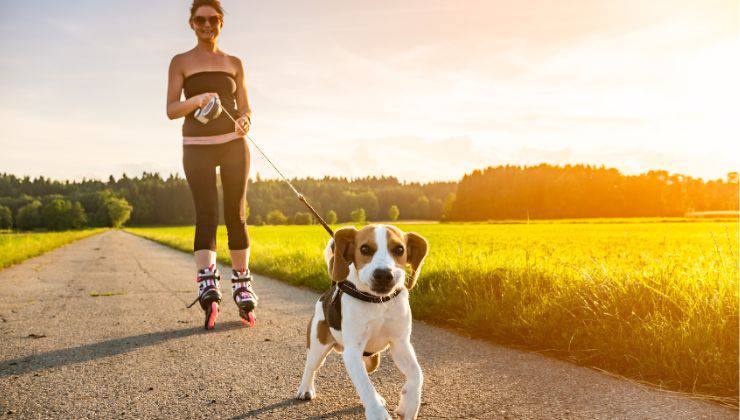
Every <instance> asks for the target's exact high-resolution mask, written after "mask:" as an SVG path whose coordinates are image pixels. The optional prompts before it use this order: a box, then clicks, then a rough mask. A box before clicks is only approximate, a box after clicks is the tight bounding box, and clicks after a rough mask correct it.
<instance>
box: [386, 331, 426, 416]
mask: <svg viewBox="0 0 740 420" xmlns="http://www.w3.org/2000/svg"><path fill="white" fill-rule="evenodd" d="M391 356H392V357H393V362H394V363H395V364H396V366H398V369H399V370H400V371H401V373H403V375H404V376H405V377H406V383H405V384H404V386H403V389H402V390H401V399H400V400H399V402H398V408H397V409H396V414H397V415H398V417H399V418H402V419H406V420H410V419H415V418H416V415H417V413H418V412H419V405H420V404H421V385H422V383H423V382H424V375H423V374H422V373H421V367H420V366H419V362H418V361H417V360H416V353H415V352H414V347H412V346H411V341H410V339H409V337H404V338H402V339H399V340H396V341H391Z"/></svg>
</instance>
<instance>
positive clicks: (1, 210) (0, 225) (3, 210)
mask: <svg viewBox="0 0 740 420" xmlns="http://www.w3.org/2000/svg"><path fill="white" fill-rule="evenodd" d="M12 228H13V213H12V212H11V211H10V208H9V207H7V206H0V229H12Z"/></svg>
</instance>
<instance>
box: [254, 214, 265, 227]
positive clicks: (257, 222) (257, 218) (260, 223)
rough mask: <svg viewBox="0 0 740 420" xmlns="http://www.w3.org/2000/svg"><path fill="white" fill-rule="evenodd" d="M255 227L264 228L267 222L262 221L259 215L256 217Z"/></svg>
mask: <svg viewBox="0 0 740 420" xmlns="http://www.w3.org/2000/svg"><path fill="white" fill-rule="evenodd" d="M253 224H254V225H255V226H263V225H264V224H265V221H264V220H262V216H260V215H259V214H258V215H256V216H254V223H253Z"/></svg>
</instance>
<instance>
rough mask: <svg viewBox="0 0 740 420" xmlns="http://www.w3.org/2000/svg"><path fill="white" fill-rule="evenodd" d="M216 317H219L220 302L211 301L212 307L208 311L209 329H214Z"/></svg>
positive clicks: (207, 323) (207, 326)
mask: <svg viewBox="0 0 740 420" xmlns="http://www.w3.org/2000/svg"><path fill="white" fill-rule="evenodd" d="M216 317H218V302H211V309H210V310H209V311H208V314H207V318H206V329H207V330H212V329H213V327H214V326H215V325H216Z"/></svg>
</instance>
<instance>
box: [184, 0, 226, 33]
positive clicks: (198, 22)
mask: <svg viewBox="0 0 740 420" xmlns="http://www.w3.org/2000/svg"><path fill="white" fill-rule="evenodd" d="M222 25H223V21H222V20H221V15H219V14H218V12H217V11H216V9H214V8H213V7H211V6H200V7H199V8H198V9H197V10H196V11H195V14H193V18H192V19H190V27H191V28H193V31H195V36H197V37H198V40H201V41H209V42H213V41H215V40H216V38H218V35H219V34H220V33H221V26H222Z"/></svg>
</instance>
